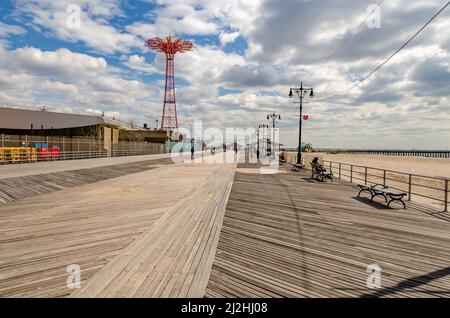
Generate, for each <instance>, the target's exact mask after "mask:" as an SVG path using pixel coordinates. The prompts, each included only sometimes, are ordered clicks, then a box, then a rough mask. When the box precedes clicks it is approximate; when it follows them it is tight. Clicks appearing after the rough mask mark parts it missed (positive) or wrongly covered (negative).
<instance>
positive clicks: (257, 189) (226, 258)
mask: <svg viewBox="0 0 450 318" xmlns="http://www.w3.org/2000/svg"><path fill="white" fill-rule="evenodd" d="M249 170H251V169H249ZM356 193H357V190H356V189H355V188H354V186H353V185H351V184H349V183H344V182H340V181H338V182H333V183H318V182H314V181H311V180H309V178H308V177H306V176H305V175H303V176H301V175H300V176H299V174H293V173H291V172H286V173H280V174H277V175H259V174H252V173H240V172H236V177H235V180H234V183H233V188H232V191H231V194H230V198H229V201H228V206H227V211H226V214H225V218H224V222H223V226H222V231H221V235H220V240H219V244H218V247H217V253H216V257H215V260H214V263H213V268H212V272H211V276H210V279H209V282H208V286H207V290H206V297H358V296H366V297H430V296H432V297H449V296H450V222H448V220H446V218H444V215H439V216H438V215H436V214H434V212H431V211H430V210H429V209H428V208H427V207H425V206H422V205H418V204H414V203H412V202H410V203H409V204H408V206H409V207H408V209H406V210H403V209H399V210H397V209H395V210H393V209H385V208H384V206H383V205H377V204H369V202H368V201H367V200H364V199H357V198H355V196H356ZM430 214H432V215H430ZM440 214H442V213H440ZM370 264H377V265H379V266H380V268H381V273H382V276H381V289H377V290H373V289H369V288H368V287H367V285H366V281H367V278H368V273H367V266H368V265H370Z"/></svg>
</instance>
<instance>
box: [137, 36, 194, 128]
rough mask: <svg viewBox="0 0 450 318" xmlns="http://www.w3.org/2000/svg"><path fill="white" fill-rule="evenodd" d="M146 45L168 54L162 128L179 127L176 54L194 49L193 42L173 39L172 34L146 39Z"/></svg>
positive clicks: (153, 49)
mask: <svg viewBox="0 0 450 318" xmlns="http://www.w3.org/2000/svg"><path fill="white" fill-rule="evenodd" d="M145 44H146V46H147V48H148V49H150V50H152V51H157V52H162V53H165V54H166V88H165V92H164V105H163V113H162V120H161V129H175V128H178V118H177V102H176V98H175V68H174V59H175V54H177V53H184V52H188V51H192V49H193V45H192V42H190V41H187V40H183V39H172V37H171V36H169V37H166V38H165V39H162V38H152V39H149V40H147V41H146V43H145Z"/></svg>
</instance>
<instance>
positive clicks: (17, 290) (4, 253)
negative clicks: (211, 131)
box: [0, 165, 218, 297]
mask: <svg viewBox="0 0 450 318" xmlns="http://www.w3.org/2000/svg"><path fill="white" fill-rule="evenodd" d="M128 171H129V170H128ZM215 172H216V171H215V169H213V168H208V169H203V168H202V167H198V168H192V167H190V166H189V165H185V166H183V165H170V166H161V167H160V168H157V169H152V170H146V171H143V172H139V173H133V174H129V175H126V176H122V177H118V178H114V179H110V180H105V181H100V182H97V183H95V184H86V185H83V186H79V187H74V188H70V189H66V190H61V191H58V192H54V193H51V194H46V195H41V196H36V197H33V198H31V199H28V200H23V201H17V202H11V203H8V204H3V205H0V251H1V252H0V254H1V258H0V296H1V297H61V296H67V295H69V294H70V293H71V292H73V290H72V289H69V288H67V287H66V279H67V276H68V274H67V273H66V269H67V266H68V265H70V264H77V265H79V266H80V267H81V279H82V282H81V284H82V286H83V285H84V284H85V282H86V281H89V279H90V278H91V277H92V276H93V275H94V274H95V273H97V272H98V271H99V270H100V269H101V268H102V267H103V266H104V265H105V264H107V263H108V262H109V261H111V260H113V259H114V258H115V256H116V255H117V254H119V253H120V251H121V250H123V249H124V248H126V247H127V246H128V245H129V244H130V243H131V242H133V241H134V240H135V239H136V238H138V237H140V235H142V233H144V232H146V231H148V230H149V229H151V228H152V226H154V225H155V222H157V221H158V219H159V218H161V217H162V216H164V214H165V212H167V211H169V210H170V209H171V208H172V207H174V206H177V203H179V202H180V201H182V200H184V199H185V198H186V196H188V195H192V193H193V191H194V190H195V189H196V187H197V186H198V185H203V184H205V182H207V180H209V178H210V177H211V176H213V175H214V173H215ZM206 194H208V192H206ZM204 195H205V194H203V196H204ZM207 198H209V197H207ZM207 198H205V200H206V199H207ZM193 204H194V203H193ZM178 206H179V205H178ZM217 208H218V207H217ZM193 209H195V207H193ZM181 221H182V220H181ZM182 225H183V224H179V226H180V228H181V227H182Z"/></svg>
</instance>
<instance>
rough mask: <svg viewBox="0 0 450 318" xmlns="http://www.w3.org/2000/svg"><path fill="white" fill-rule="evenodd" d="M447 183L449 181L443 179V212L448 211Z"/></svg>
mask: <svg viewBox="0 0 450 318" xmlns="http://www.w3.org/2000/svg"><path fill="white" fill-rule="evenodd" d="M448 181H449V179H445V199H444V201H445V202H444V212H447V211H448Z"/></svg>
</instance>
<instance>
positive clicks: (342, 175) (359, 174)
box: [323, 160, 450, 212]
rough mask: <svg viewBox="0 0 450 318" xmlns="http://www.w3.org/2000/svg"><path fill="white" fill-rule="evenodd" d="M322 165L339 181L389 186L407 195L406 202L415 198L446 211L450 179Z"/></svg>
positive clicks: (375, 169) (342, 164) (329, 164)
mask: <svg viewBox="0 0 450 318" xmlns="http://www.w3.org/2000/svg"><path fill="white" fill-rule="evenodd" d="M323 165H324V167H326V168H329V169H330V170H331V171H332V172H333V174H334V176H335V177H338V178H339V179H342V180H345V181H350V182H360V183H364V184H365V185H368V184H369V185H371V184H382V185H384V186H389V187H391V188H394V189H397V190H400V191H405V192H406V193H408V200H411V198H413V197H417V198H418V199H419V200H418V201H422V202H424V203H429V204H432V205H435V206H439V207H440V208H443V209H444V212H447V211H448V205H449V204H448V203H449V191H450V188H449V183H450V179H448V178H443V177H442V178H438V177H429V176H423V175H417V174H410V173H404V172H398V171H392V170H386V169H380V168H372V167H365V166H359V165H353V164H348V163H342V162H334V161H327V160H324V161H323Z"/></svg>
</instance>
